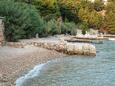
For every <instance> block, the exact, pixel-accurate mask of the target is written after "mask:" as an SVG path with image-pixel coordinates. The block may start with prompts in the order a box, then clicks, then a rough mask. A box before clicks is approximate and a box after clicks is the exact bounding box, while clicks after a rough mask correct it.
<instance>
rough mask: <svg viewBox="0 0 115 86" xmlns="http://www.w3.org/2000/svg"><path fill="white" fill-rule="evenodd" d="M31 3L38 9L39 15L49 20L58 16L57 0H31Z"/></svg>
mask: <svg viewBox="0 0 115 86" xmlns="http://www.w3.org/2000/svg"><path fill="white" fill-rule="evenodd" d="M32 4H33V5H35V7H36V8H37V9H38V10H39V11H40V14H41V16H43V17H44V19H45V20H47V21H49V20H51V19H53V18H55V19H57V18H58V17H59V16H60V11H59V7H58V4H57V0H33V1H32Z"/></svg>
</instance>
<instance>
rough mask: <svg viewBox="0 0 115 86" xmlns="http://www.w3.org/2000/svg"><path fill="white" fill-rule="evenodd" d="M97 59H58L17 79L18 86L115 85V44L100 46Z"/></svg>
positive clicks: (80, 57) (113, 42)
mask: <svg viewBox="0 0 115 86" xmlns="http://www.w3.org/2000/svg"><path fill="white" fill-rule="evenodd" d="M96 48H97V56H96V57H87V56H68V57H64V58H61V59H55V60H53V61H51V62H48V63H47V64H44V65H43V64H42V65H41V66H39V68H34V69H33V70H32V71H31V72H30V74H28V75H26V76H25V77H22V78H20V79H18V80H17V82H16V83H17V86H115V41H105V42H104V44H98V45H96Z"/></svg>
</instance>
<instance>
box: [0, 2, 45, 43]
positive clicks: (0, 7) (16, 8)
mask: <svg viewBox="0 0 115 86" xmlns="http://www.w3.org/2000/svg"><path fill="white" fill-rule="evenodd" d="M0 16H3V17H5V20H4V22H5V36H6V40H7V41H17V40H18V39H21V38H31V37H34V36H35V34H36V33H40V30H41V29H42V28H43V27H42V26H43V20H42V19H41V17H40V16H39V15H38V12H37V10H36V9H35V8H34V7H33V6H28V5H27V4H24V3H17V2H13V1H10V0H7V1H0Z"/></svg>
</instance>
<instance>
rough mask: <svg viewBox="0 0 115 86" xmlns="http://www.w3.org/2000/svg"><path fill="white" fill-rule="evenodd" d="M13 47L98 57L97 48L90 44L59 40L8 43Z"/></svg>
mask: <svg viewBox="0 0 115 86" xmlns="http://www.w3.org/2000/svg"><path fill="white" fill-rule="evenodd" d="M7 45H8V46H12V47H22V48H28V47H42V48H46V49H49V50H56V51H58V52H62V53H66V54H69V55H96V48H95V46H94V45H92V44H88V43H69V42H66V41H64V40H63V39H57V38H53V37H52V38H39V39H30V40H20V42H18V43H17V42H16V43H14V42H13V43H12V42H10V43H7Z"/></svg>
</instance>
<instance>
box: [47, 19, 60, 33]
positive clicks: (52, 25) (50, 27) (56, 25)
mask: <svg viewBox="0 0 115 86" xmlns="http://www.w3.org/2000/svg"><path fill="white" fill-rule="evenodd" d="M47 33H48V34H50V35H55V34H60V33H61V24H60V22H58V21H56V20H55V19H52V20H50V21H48V23H47Z"/></svg>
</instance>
